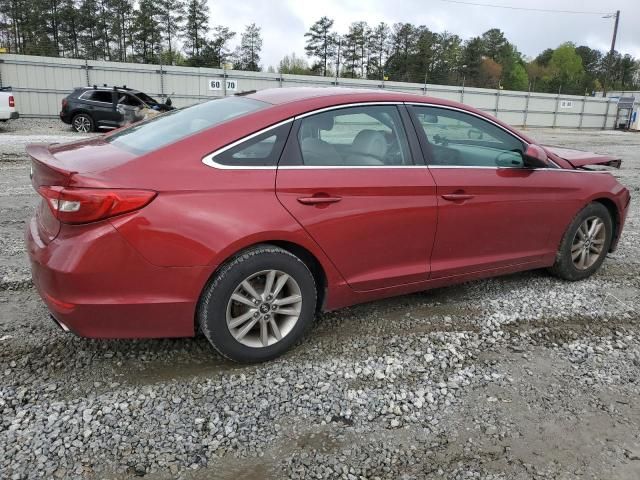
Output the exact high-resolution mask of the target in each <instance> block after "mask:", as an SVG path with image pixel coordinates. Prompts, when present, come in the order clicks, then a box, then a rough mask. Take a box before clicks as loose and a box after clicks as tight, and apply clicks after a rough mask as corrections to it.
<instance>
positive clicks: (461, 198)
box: [442, 193, 473, 202]
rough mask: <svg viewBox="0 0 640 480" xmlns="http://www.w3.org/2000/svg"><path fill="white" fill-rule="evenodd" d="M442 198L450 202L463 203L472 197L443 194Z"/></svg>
mask: <svg viewBox="0 0 640 480" xmlns="http://www.w3.org/2000/svg"><path fill="white" fill-rule="evenodd" d="M442 198H444V199H445V200H449V201H451V202H463V201H465V200H471V199H472V198H473V195H469V194H468V193H445V194H444V195H442Z"/></svg>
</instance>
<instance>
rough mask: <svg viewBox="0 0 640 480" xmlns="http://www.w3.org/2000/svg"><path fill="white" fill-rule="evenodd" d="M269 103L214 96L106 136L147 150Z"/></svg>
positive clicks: (138, 150) (126, 146)
mask: <svg viewBox="0 0 640 480" xmlns="http://www.w3.org/2000/svg"><path fill="white" fill-rule="evenodd" d="M266 106H268V104H267V103H264V102H260V101H258V100H253V99H250V98H245V97H226V98H221V99H217V100H211V101H209V102H205V103H200V104H198V105H193V106H192V107H188V108H184V109H180V110H172V111H170V112H167V113H165V114H163V115H160V116H157V117H155V118H152V119H151V120H147V121H145V122H142V123H137V124H135V125H133V126H131V127H129V128H126V129H124V130H121V131H119V132H115V133H114V134H112V135H109V136H107V137H106V138H105V140H106V141H107V142H110V143H113V144H114V145H116V146H118V147H121V148H123V149H125V150H128V151H131V152H133V153H136V154H144V153H148V152H152V151H153V150H157V149H159V148H162V147H164V146H166V145H169V144H170V143H174V142H177V141H178V140H182V139H183V138H186V137H188V136H189V135H193V134H194V133H198V132H200V131H202V130H205V129H207V128H211V127H213V126H215V125H218V124H220V123H222V122H225V121H227V120H231V119H233V118H236V117H239V116H241V115H246V114H247V113H251V112H254V111H256V110H260V109H261V108H265V107H266Z"/></svg>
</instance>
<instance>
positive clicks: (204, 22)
mask: <svg viewBox="0 0 640 480" xmlns="http://www.w3.org/2000/svg"><path fill="white" fill-rule="evenodd" d="M208 31H209V5H208V4H207V0H189V3H187V9H186V16H185V24H184V29H183V37H184V46H185V47H186V48H187V49H189V50H190V55H191V57H199V56H200V51H201V50H202V47H203V46H204V44H205V42H206V35H207V32H208Z"/></svg>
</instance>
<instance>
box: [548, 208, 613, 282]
mask: <svg viewBox="0 0 640 480" xmlns="http://www.w3.org/2000/svg"><path fill="white" fill-rule="evenodd" d="M591 217H597V218H599V219H600V220H602V222H603V223H604V229H605V239H604V244H603V247H602V251H601V253H600V255H599V257H598V258H597V260H596V261H595V263H593V265H591V266H590V267H589V268H586V269H579V268H577V267H576V265H575V264H574V262H573V260H572V258H571V247H572V245H573V240H574V238H575V237H576V234H577V231H578V228H580V225H582V223H583V222H584V221H585V220H586V219H588V218H591ZM612 238H613V222H612V219H611V214H610V213H609V210H607V207H605V206H604V205H603V204H601V203H599V202H593V203H590V204H589V205H587V206H586V207H584V208H583V209H582V210H580V212H578V214H577V215H576V216H575V217H574V219H573V221H572V222H571V224H570V225H569V228H567V231H566V232H565V234H564V236H563V237H562V241H561V242H560V247H559V248H558V253H557V255H556V261H555V263H554V265H553V266H552V267H551V268H550V269H549V271H550V272H551V273H552V274H553V275H555V276H557V277H560V278H562V279H564V280H569V281H576V280H582V279H584V278H587V277H590V276H591V275H593V274H594V273H595V272H596V271H598V269H599V268H600V266H601V265H602V262H604V259H605V258H606V256H607V252H608V251H609V248H610V247H611V240H612Z"/></svg>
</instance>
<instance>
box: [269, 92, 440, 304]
mask: <svg viewBox="0 0 640 480" xmlns="http://www.w3.org/2000/svg"><path fill="white" fill-rule="evenodd" d="M404 108H405V107H404V106H398V105H392V104H386V105H364V106H363V105H360V106H351V107H342V108H336V109H331V110H328V111H323V112H319V113H314V114H310V115H306V116H304V117H303V118H299V119H297V120H296V122H295V124H294V126H293V128H292V131H291V134H290V135H289V140H288V142H287V146H286V147H285V150H284V152H283V156H282V158H281V161H280V164H279V166H278V172H277V178H276V191H277V195H278V199H279V200H280V202H281V203H282V204H283V205H284V207H285V208H286V209H287V210H288V211H289V212H290V213H291V214H292V215H293V216H294V217H295V218H296V220H297V221H298V222H299V223H300V224H301V225H302V226H303V227H304V228H305V229H306V231H307V232H308V233H309V234H310V235H311V237H312V238H313V239H314V240H315V241H316V242H317V243H318V245H319V246H320V247H321V248H322V249H323V250H324V252H325V253H326V254H327V255H328V257H329V258H330V259H331V260H332V262H333V263H334V264H335V266H336V268H337V269H338V270H339V271H340V272H341V274H342V275H343V277H344V278H345V280H346V281H347V283H348V284H349V285H350V286H351V287H352V288H354V289H355V290H361V291H362V290H371V289H376V288H384V287H389V286H394V285H400V284H405V283H411V282H416V281H421V280H425V279H427V278H428V274H429V255H430V253H431V248H432V245H433V240H434V237H435V230H436V216H437V211H436V208H437V205H436V198H435V184H434V182H433V179H432V178H431V176H430V175H429V174H428V172H427V171H426V168H425V167H424V166H422V167H421V166H419V165H415V164H414V161H413V159H414V157H416V156H418V157H419V148H418V146H417V143H416V138H415V136H413V137H408V136H407V130H406V128H405V125H406V124H407V123H409V124H410V120H409V118H408V115H407V113H406V111H405V110H404ZM403 118H404V121H403ZM411 134H412V135H414V132H411Z"/></svg>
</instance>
